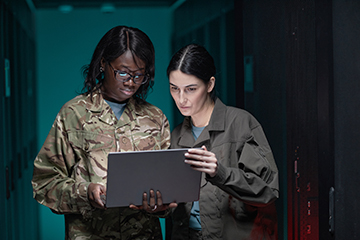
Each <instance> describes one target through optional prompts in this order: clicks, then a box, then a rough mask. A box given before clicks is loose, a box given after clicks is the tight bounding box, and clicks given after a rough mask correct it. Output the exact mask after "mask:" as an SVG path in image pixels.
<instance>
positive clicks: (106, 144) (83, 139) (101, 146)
mask: <svg viewBox="0 0 360 240" xmlns="http://www.w3.org/2000/svg"><path fill="white" fill-rule="evenodd" d="M68 137H69V142H70V144H71V145H72V147H73V149H74V151H75V152H76V155H77V157H78V158H84V157H96V156H97V157H99V156H100V157H101V158H104V157H107V154H108V153H109V152H110V151H111V150H114V151H115V144H114V139H113V138H111V137H110V136H107V135H103V134H98V133H91V132H85V131H75V132H70V133H69V134H68Z"/></svg>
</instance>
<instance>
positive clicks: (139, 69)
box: [120, 65, 145, 72]
mask: <svg viewBox="0 0 360 240" xmlns="http://www.w3.org/2000/svg"><path fill="white" fill-rule="evenodd" d="M120 67H123V68H126V69H127V70H129V71H130V72H136V71H141V70H144V69H145V68H138V69H136V70H131V69H130V68H129V67H128V66H125V65H120Z"/></svg>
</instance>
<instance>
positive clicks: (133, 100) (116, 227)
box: [32, 26, 170, 239]
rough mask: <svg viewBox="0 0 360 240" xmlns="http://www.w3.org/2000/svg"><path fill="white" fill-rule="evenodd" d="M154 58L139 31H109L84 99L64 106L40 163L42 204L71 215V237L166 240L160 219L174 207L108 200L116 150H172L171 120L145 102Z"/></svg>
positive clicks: (89, 70)
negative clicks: (116, 204)
mask: <svg viewBox="0 0 360 240" xmlns="http://www.w3.org/2000/svg"><path fill="white" fill-rule="evenodd" d="M154 60H155V52H154V47H153V44H152V42H151V41H150V39H149V38H148V36H147V35H146V34H145V33H143V32H142V31H140V30H139V29H136V28H131V27H125V26H118V27H114V28H113V29H111V30H110V31H108V32H107V33H106V34H105V35H104V36H103V37H102V39H101V40H100V42H99V43H98V45H97V46H96V49H95V51H94V53H93V56H92V60H91V62H90V64H89V65H87V66H85V68H84V76H85V82H84V88H83V92H84V93H83V94H81V95H79V96H77V97H75V98H74V99H72V100H70V101H69V102H67V103H66V104H65V105H64V106H63V107H62V108H61V110H60V112H59V113H58V115H57V117H56V119H55V121H54V123H53V125H52V128H51V130H50V132H49V135H48V137H47V138H46V140H45V143H44V145H43V146H42V148H41V150H40V152H39V154H38V156H37V157H36V159H35V161H34V173H33V179H32V185H33V192H34V194H33V195H34V198H35V199H36V200H37V201H38V202H39V203H41V204H43V205H45V206H47V207H49V208H50V209H51V210H52V211H53V212H55V213H57V214H64V216H65V228H66V229H65V230H66V239H161V238H162V236H161V229H160V224H159V219H158V217H157V216H156V214H154V213H158V214H159V213H161V212H163V211H164V210H166V208H168V207H169V206H163V205H162V204H161V202H157V205H155V206H156V209H151V208H152V207H154V199H155V198H154V193H153V192H150V195H151V199H152V200H153V201H152V203H151V202H150V204H149V205H148V203H147V201H144V204H143V207H142V208H143V209H144V210H137V209H131V208H112V209H106V208H105V206H104V203H103V202H102V201H101V197H100V196H101V195H106V189H105V186H106V179H107V156H108V153H109V152H119V151H140V150H152V149H153V150H158V149H167V148H168V147H169V143H170V130H169V123H168V120H167V118H166V116H165V115H164V114H163V112H162V111H161V110H160V109H159V108H157V107H155V106H153V105H151V104H149V103H147V102H146V101H145V98H146V95H147V93H148V90H149V88H151V87H152V85H153V83H154V82H153V79H154V74H155V66H154ZM139 197H141V196H139ZM143 198H144V199H146V194H144V196H143ZM159 199H160V200H161V198H159ZM150 205H152V206H151V207H150ZM152 210H154V211H152Z"/></svg>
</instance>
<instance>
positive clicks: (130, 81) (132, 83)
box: [123, 77, 135, 86]
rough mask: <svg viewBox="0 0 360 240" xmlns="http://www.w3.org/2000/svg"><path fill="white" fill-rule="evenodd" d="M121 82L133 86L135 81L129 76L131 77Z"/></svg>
mask: <svg viewBox="0 0 360 240" xmlns="http://www.w3.org/2000/svg"><path fill="white" fill-rule="evenodd" d="M123 84H124V85H126V86H133V85H135V83H134V78H133V77H131V78H130V79H129V80H127V81H126V82H123Z"/></svg>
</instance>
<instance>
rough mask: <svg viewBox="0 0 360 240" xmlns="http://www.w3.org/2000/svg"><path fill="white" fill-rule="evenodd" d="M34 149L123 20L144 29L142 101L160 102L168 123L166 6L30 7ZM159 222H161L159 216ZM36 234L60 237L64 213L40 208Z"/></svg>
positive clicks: (168, 15) (169, 12)
mask: <svg viewBox="0 0 360 240" xmlns="http://www.w3.org/2000/svg"><path fill="white" fill-rule="evenodd" d="M35 22H36V24H35V25H36V50H37V76H38V82H37V84H38V85H37V91H38V92H37V94H38V95H37V96H38V97H37V103H38V149H40V147H41V146H42V144H43V142H44V141H45V138H46V136H47V134H48V132H49V130H50V127H51V125H52V123H53V121H54V119H55V116H56V114H57V113H58V111H59V110H60V108H61V107H62V105H63V104H64V103H65V102H67V101H68V100H70V99H72V98H73V97H75V96H76V95H77V92H80V90H81V88H82V84H83V80H84V79H83V78H82V75H81V70H80V69H81V67H82V66H83V65H85V64H88V63H89V62H90V59H91V56H92V53H93V51H94V49H95V46H96V44H97V43H98V42H99V40H100V38H101V37H102V36H103V35H104V34H105V33H106V32H107V31H108V30H109V29H110V28H112V27H114V26H117V25H127V26H132V27H137V28H139V29H141V30H142V31H144V32H145V33H146V34H147V35H148V36H149V37H150V39H151V40H152V42H153V44H154V47H155V53H156V59H155V60H156V62H155V64H156V73H155V85H154V91H153V92H151V93H150V95H149V96H148V98H147V100H148V101H149V102H150V103H152V104H154V105H156V106H158V107H160V108H161V109H162V110H163V111H164V113H165V114H166V116H167V117H168V119H169V121H170V124H172V99H171V96H170V94H169V90H168V89H169V88H168V80H167V77H166V67H167V64H168V62H169V60H170V57H171V32H172V10H171V8H139V7H137V8H122V9H118V10H116V11H115V12H114V13H112V14H103V13H101V12H100V9H80V10H77V9H75V10H74V11H72V12H70V13H68V14H63V13H60V12H59V11H57V10H38V11H36V20H35ZM162 223H163V221H162ZM40 235H41V239H53V240H56V239H64V218H63V216H62V215H59V216H58V215H56V214H54V213H52V212H51V211H50V210H49V209H48V208H47V207H44V206H41V207H40Z"/></svg>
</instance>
